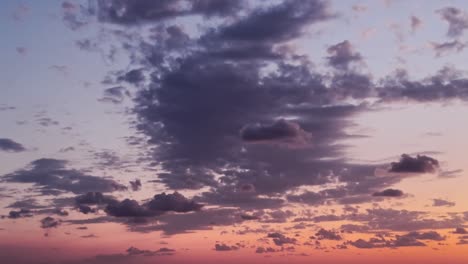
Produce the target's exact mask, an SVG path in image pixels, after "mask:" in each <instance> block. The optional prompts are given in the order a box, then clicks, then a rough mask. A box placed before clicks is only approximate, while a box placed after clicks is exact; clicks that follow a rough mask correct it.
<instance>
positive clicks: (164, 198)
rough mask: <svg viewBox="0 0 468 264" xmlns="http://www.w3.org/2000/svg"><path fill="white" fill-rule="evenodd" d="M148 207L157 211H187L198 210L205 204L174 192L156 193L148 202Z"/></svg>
mask: <svg viewBox="0 0 468 264" xmlns="http://www.w3.org/2000/svg"><path fill="white" fill-rule="evenodd" d="M148 207H149V208H150V209H151V210H155V211H163V212H167V211H173V212H178V213H186V212H190V211H198V210H200V209H201V208H202V207H203V205H202V204H199V203H196V202H194V201H192V200H189V199H187V198H185V197H184V196H183V195H182V194H180V193H178V192H174V193H172V194H166V193H162V194H156V195H155V196H154V197H153V199H152V200H151V201H149V202H148Z"/></svg>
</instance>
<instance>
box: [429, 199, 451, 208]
mask: <svg viewBox="0 0 468 264" xmlns="http://www.w3.org/2000/svg"><path fill="white" fill-rule="evenodd" d="M432 206H434V207H441V206H447V207H452V206H455V203H454V202H451V201H447V200H444V199H432Z"/></svg>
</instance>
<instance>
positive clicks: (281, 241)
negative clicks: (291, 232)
mask: <svg viewBox="0 0 468 264" xmlns="http://www.w3.org/2000/svg"><path fill="white" fill-rule="evenodd" d="M268 237H269V238H273V243H275V245H277V246H283V245H285V244H296V242H297V240H296V239H295V238H290V237H287V236H285V235H283V234H281V233H269V234H268Z"/></svg>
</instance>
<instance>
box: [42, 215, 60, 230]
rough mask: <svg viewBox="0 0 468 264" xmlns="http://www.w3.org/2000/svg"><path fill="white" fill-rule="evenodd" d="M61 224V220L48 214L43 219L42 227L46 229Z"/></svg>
mask: <svg viewBox="0 0 468 264" xmlns="http://www.w3.org/2000/svg"><path fill="white" fill-rule="evenodd" d="M59 225H60V221H59V220H56V219H55V218H53V217H50V216H47V217H45V218H43V219H42V220H41V227H42V228H45V229H47V228H52V227H58V226H59Z"/></svg>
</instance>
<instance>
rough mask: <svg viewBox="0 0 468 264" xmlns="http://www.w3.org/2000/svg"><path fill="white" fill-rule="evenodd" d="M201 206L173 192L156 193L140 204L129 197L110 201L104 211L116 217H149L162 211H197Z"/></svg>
mask: <svg viewBox="0 0 468 264" xmlns="http://www.w3.org/2000/svg"><path fill="white" fill-rule="evenodd" d="M202 207H203V205H202V204H199V203H196V202H195V201H192V200H189V199H187V198H186V197H184V196H183V195H182V194H180V193H178V192H174V193H173V194H166V193H162V194H156V195H155V196H154V197H153V199H151V200H150V201H149V202H147V203H145V204H142V205H140V204H139V203H138V202H137V201H135V200H130V199H125V200H123V201H121V202H112V203H109V205H107V207H106V212H107V213H108V214H109V215H112V216H116V217H149V216H156V215H161V214H163V213H164V212H177V213H187V212H191V211H198V210H200V209H201V208H202Z"/></svg>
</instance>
